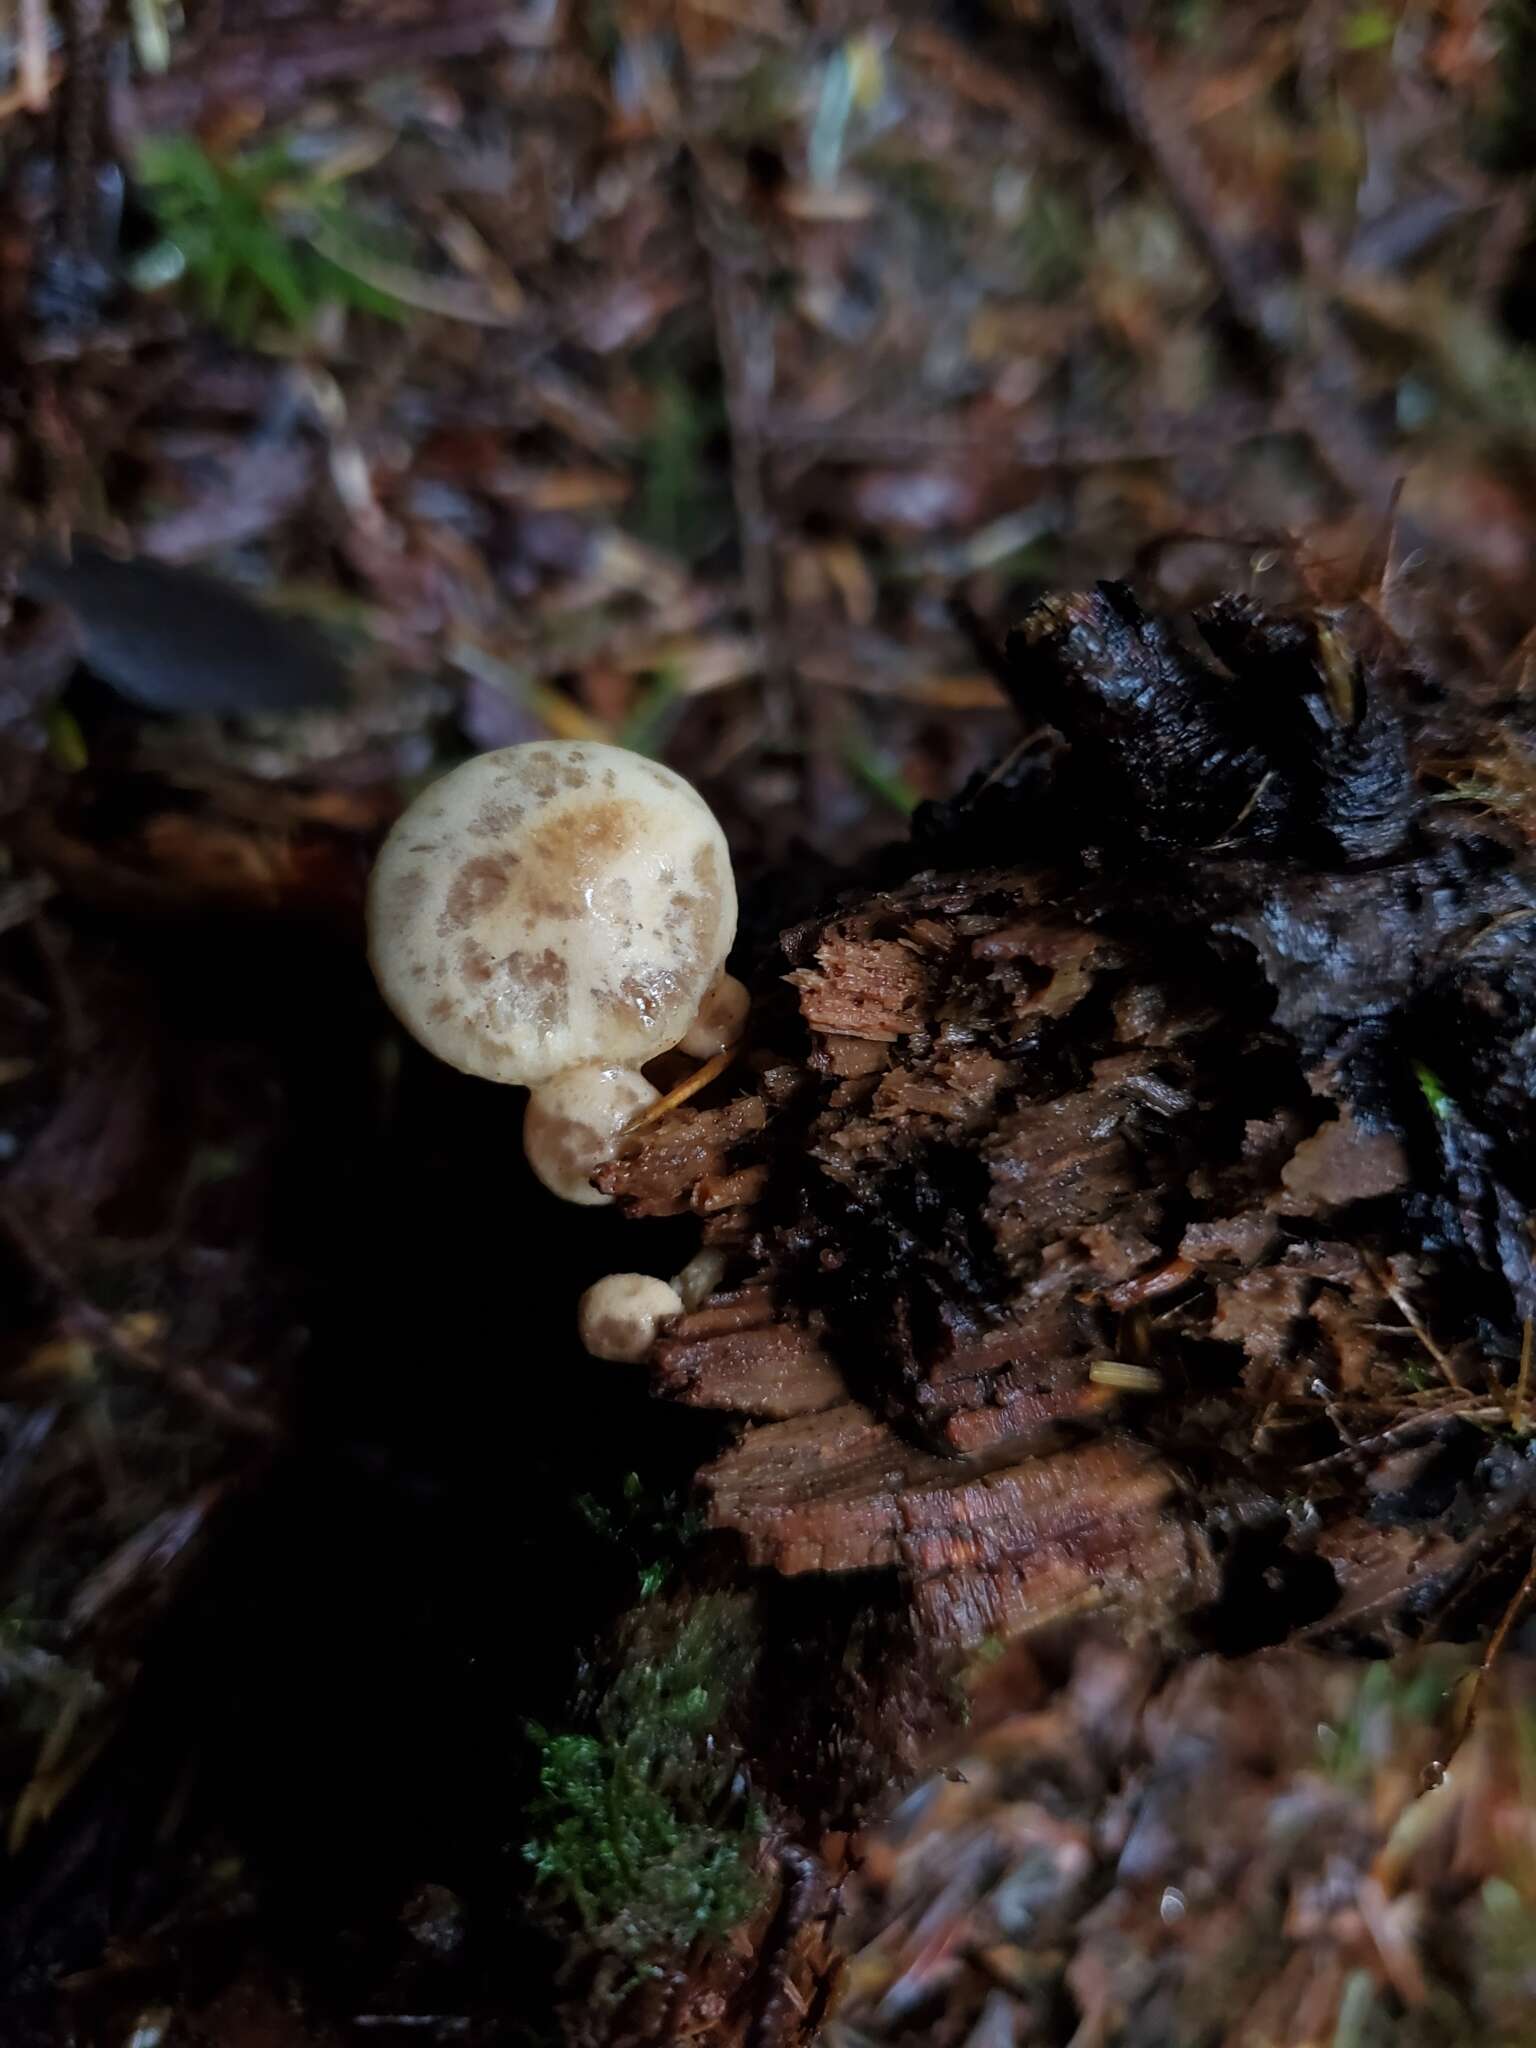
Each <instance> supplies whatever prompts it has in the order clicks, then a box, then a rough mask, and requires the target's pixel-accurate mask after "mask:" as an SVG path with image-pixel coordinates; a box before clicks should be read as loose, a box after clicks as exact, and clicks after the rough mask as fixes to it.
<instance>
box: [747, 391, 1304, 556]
mask: <svg viewBox="0 0 1536 2048" xmlns="http://www.w3.org/2000/svg"><path fill="white" fill-rule="evenodd" d="M761 426H762V437H763V441H764V443H765V444H766V446H767V447H769V448H770V449H774V450H778V449H783V450H786V451H790V452H795V453H803V454H804V455H805V456H806V457H807V458H808V459H809V460H810V461H813V462H848V463H864V462H870V461H878V462H929V461H934V460H940V461H942V460H945V459H963V458H965V457H967V456H970V457H974V456H976V455H980V454H983V453H985V454H988V455H994V456H995V455H998V454H1006V455H1008V456H1009V457H1011V458H1012V460H1013V461H1014V462H1016V463H1017V464H1018V465H1019V467H1020V468H1021V469H1044V470H1050V469H1096V468H1099V467H1101V466H1104V465H1107V464H1111V463H1122V462H1124V463H1134V462H1168V461H1171V460H1174V459H1176V458H1178V457H1180V456H1187V455H1200V454H1205V453H1208V452H1209V450H1210V448H1211V447H1212V445H1213V444H1217V445H1220V446H1223V447H1229V446H1231V445H1232V444H1234V443H1236V442H1241V441H1264V440H1269V439H1270V438H1271V437H1273V436H1275V435H1280V434H1293V433H1296V432H1298V431H1300V423H1299V422H1298V421H1297V420H1295V419H1294V418H1292V416H1291V415H1290V413H1289V412H1288V411H1287V410H1286V408H1285V407H1284V406H1283V405H1280V406H1276V405H1274V404H1273V403H1270V402H1268V401H1262V402H1261V401H1249V400H1240V401H1238V402H1237V403H1235V404H1231V405H1226V406H1221V407H1218V408H1215V409H1213V410H1210V411H1205V412H1201V413H1198V414H1191V415H1187V416H1186V415H1182V414H1177V413H1157V414H1153V415H1150V416H1149V417H1146V418H1143V419H1136V420H1132V421H1131V422H1130V423H1129V424H1128V425H1127V426H1126V427H1125V428H1124V429H1123V430H1109V431H1106V430H1105V429H1104V428H1102V427H1099V428H1093V427H1084V428H1075V427H1061V428H1058V429H1054V430H1053V429H1050V428H1037V427H1014V426H1009V425H1007V424H1006V423H1005V422H1001V421H999V422H997V423H995V424H993V425H990V426H986V427H968V426H966V425H965V424H964V423H963V422H956V423H953V424H951V423H948V422H945V421H940V422H938V423H936V424H934V425H932V426H924V425H922V424H914V422H913V421H912V419H911V418H910V417H909V416H908V415H905V414H898V415H896V416H895V417H893V418H882V417H880V416H878V415H877V416H875V417H869V416H862V417H857V418H854V419H849V420H835V419H834V420H820V419H817V418H816V417H815V416H814V415H813V414H805V413H799V412H795V411H792V410H790V409H788V408H776V409H772V410H770V411H768V412H767V413H765V415H764V416H763V420H762V423H761ZM1203 537H1204V536H1202V538H1203Z"/></svg>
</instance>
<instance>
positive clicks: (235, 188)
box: [136, 135, 401, 341]
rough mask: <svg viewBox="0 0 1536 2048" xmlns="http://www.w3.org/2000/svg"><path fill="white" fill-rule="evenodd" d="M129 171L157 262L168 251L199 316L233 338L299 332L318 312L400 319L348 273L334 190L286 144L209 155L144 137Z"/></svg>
mask: <svg viewBox="0 0 1536 2048" xmlns="http://www.w3.org/2000/svg"><path fill="white" fill-rule="evenodd" d="M136 168H137V171H138V175H139V179H140V183H141V184H142V186H143V189H144V192H145V196H146V197H147V199H148V200H149V203H150V205H151V207H152V208H153V210H154V213H155V216H156V219H157V220H158V222H159V225H160V229H161V232H162V234H163V236H164V238H165V243H164V245H162V251H161V252H156V253H157V255H160V254H163V250H164V248H166V247H168V248H169V249H170V250H173V251H174V252H175V253H176V256H177V258H178V259H179V269H180V271H181V272H182V273H183V274H184V275H185V277H186V278H187V280H188V282H189V283H190V285H191V286H192V288H193V290H194V291H195V293H196V295H197V297H198V299H199V301H200V303H201V307H202V311H203V312H204V314H205V315H206V316H207V318H208V319H210V320H212V321H214V322H215V323H216V324H217V325H219V326H221V327H223V328H224V329H225V330H226V331H227V332H228V333H229V334H230V335H232V336H233V337H234V339H235V340H237V341H249V340H251V339H252V337H253V336H254V335H255V333H256V331H257V329H258V328H259V327H261V326H263V325H266V324H269V323H273V322H276V323H277V324H279V325H282V326H285V327H288V328H291V329H301V330H302V329H304V328H307V327H308V326H309V325H310V323H311V322H312V321H313V319H314V317H315V315H316V314H317V313H318V312H319V311H320V309H321V307H322V306H325V305H327V304H341V305H348V306H355V307H357V308H359V309H360V310H362V311H366V312H371V313H379V314H382V315H384V316H385V317H386V318H390V319H398V318H400V316H401V308H400V306H399V305H398V304H397V302H396V301H395V300H394V299H392V298H390V297H389V296H388V294H387V293H385V292H382V291H380V290H378V289H377V288H376V287H375V286H373V285H371V284H369V283H367V282H366V281H365V279H363V278H362V277H358V276H355V275H354V274H353V273H352V271H351V270H349V269H348V268H347V251H348V250H357V251H358V253H359V255H361V253H362V252H361V246H360V236H359V230H358V227H357V224H356V222H355V220H354V217H353V215H352V212H351V210H350V208H349V206H348V204H347V201H346V198H345V196H344V194H343V192H342V190H341V186H340V182H339V181H329V182H328V181H326V180H324V179H321V178H318V177H316V176H315V175H314V174H313V173H312V172H310V171H308V170H306V169H305V168H304V167H303V166H302V165H300V163H299V162H298V160H297V159H296V158H295V156H294V155H293V153H292V151H291V150H290V149H289V148H288V146H287V144H286V143H281V142H278V143H270V144H268V145H267V146H265V147H264V148H260V149H253V150H248V151H246V152H244V153H243V154H242V155H239V156H230V157H214V156H211V155H210V154H209V153H208V151H207V150H205V149H204V148H203V146H202V144H201V143H200V142H198V141H197V140H196V139H195V138H194V137H193V136H190V135H161V136H153V137H151V138H150V139H149V140H147V141H146V142H144V143H143V144H142V146H141V147H140V150H139V154H138V160H137V166H136ZM320 242H323V243H324V245H325V250H326V252H327V253H322V251H321V248H320V247H319V246H318V244H319V243H320ZM151 267H152V268H153V269H154V273H155V276H156V277H157V278H161V277H163V276H165V275H166V274H167V272H166V269H165V266H164V264H163V262H160V263H158V264H157V265H155V266H151Z"/></svg>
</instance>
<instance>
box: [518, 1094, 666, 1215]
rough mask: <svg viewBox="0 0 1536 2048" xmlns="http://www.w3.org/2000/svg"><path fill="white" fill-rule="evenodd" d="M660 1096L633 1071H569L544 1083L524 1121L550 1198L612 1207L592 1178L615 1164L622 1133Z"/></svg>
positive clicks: (528, 1147) (526, 1147)
mask: <svg viewBox="0 0 1536 2048" xmlns="http://www.w3.org/2000/svg"><path fill="white" fill-rule="evenodd" d="M660 1100H661V1096H660V1094H659V1093H658V1091H657V1090H656V1089H654V1088H653V1087H652V1086H651V1084H650V1082H649V1081H647V1080H646V1078H645V1076H644V1074H637V1073H636V1072H635V1071H634V1069H633V1068H632V1067H597V1066H592V1067H567V1068H566V1069H565V1071H564V1072H563V1073H560V1074H556V1075H555V1077H554V1079H553V1080H552V1081H544V1082H541V1083H540V1085H539V1086H538V1087H537V1088H535V1089H534V1091H533V1093H532V1094H531V1095H530V1096H529V1098H528V1108H527V1111H526V1113H525V1115H524V1117H523V1151H524V1152H525V1153H526V1154H527V1157H528V1164H529V1165H530V1166H531V1167H532V1168H533V1170H534V1172H535V1173H536V1174H537V1175H538V1177H539V1179H540V1180H541V1181H543V1183H544V1185H545V1187H547V1188H548V1189H549V1191H550V1193H551V1194H554V1195H559V1196H561V1197H562V1198H563V1199H564V1200H565V1201H567V1202H581V1203H583V1204H585V1205H586V1206H587V1207H588V1208H597V1207H598V1206H599V1205H600V1204H603V1203H607V1202H611V1201H612V1200H613V1197H612V1195H604V1194H599V1192H598V1190H597V1189H596V1188H595V1187H593V1185H592V1175H593V1173H594V1172H595V1171H596V1169H597V1168H598V1167H599V1166H601V1165H602V1164H603V1161H604V1160H605V1159H611V1158H612V1157H613V1155H614V1151H615V1149H616V1147H617V1145H618V1141H619V1136H620V1133H621V1132H622V1131H623V1130H624V1128H625V1126H626V1125H628V1124H630V1123H632V1122H633V1121H634V1119H635V1118H636V1117H637V1116H638V1115H639V1114H640V1112H641V1111H642V1110H643V1109H649V1108H650V1106H651V1104H652V1103H653V1102H659V1101H660Z"/></svg>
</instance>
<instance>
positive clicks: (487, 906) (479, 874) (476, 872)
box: [437, 853, 517, 938]
mask: <svg viewBox="0 0 1536 2048" xmlns="http://www.w3.org/2000/svg"><path fill="white" fill-rule="evenodd" d="M516 866H517V855H516V854H515V853H482V854H477V855H476V857H475V858H474V859H473V860H467V861H465V863H464V865H463V867H461V868H460V869H459V872H458V873H457V874H456V875H455V876H454V878H453V881H452V883H451V884H450V886H449V890H448V894H447V897H446V898H445V899H444V903H443V914H442V916H441V917H440V918H439V919H438V924H437V929H438V931H439V933H440V934H441V935H442V936H443V937H444V938H446V937H447V936H448V935H449V934H450V933H452V932H461V931H463V929H464V927H465V926H466V925H467V924H469V923H471V922H472V921H473V920H474V919H475V918H477V917H484V916H485V914H486V912H487V911H488V910H494V909H495V907H496V905H497V904H498V903H499V902H500V901H501V899H502V898H503V896H505V895H506V893H507V891H508V889H510V888H511V886H512V872H513V870H514V869H515V868H516Z"/></svg>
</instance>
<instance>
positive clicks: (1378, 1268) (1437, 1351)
mask: <svg viewBox="0 0 1536 2048" xmlns="http://www.w3.org/2000/svg"><path fill="white" fill-rule="evenodd" d="M1362 1257H1363V1258H1364V1260H1365V1265H1366V1269H1367V1271H1368V1272H1369V1273H1370V1275H1371V1278H1372V1279H1373V1280H1374V1281H1375V1282H1376V1284H1377V1286H1378V1287H1379V1288H1380V1289H1381V1291H1382V1293H1383V1294H1384V1295H1385V1296H1386V1297H1387V1299H1388V1301H1390V1302H1391V1303H1392V1305H1393V1307H1394V1308H1395V1309H1397V1310H1398V1312H1399V1314H1400V1315H1401V1316H1402V1318H1403V1321H1404V1322H1405V1323H1406V1324H1407V1325H1408V1327H1409V1329H1410V1330H1412V1332H1413V1334H1414V1335H1415V1337H1417V1338H1418V1340H1419V1342H1420V1343H1421V1344H1422V1345H1423V1346H1424V1349H1425V1350H1426V1351H1427V1352H1428V1353H1429V1355H1430V1357H1431V1358H1432V1359H1433V1360H1434V1361H1435V1364H1436V1365H1437V1366H1438V1367H1439V1368H1440V1373H1441V1377H1442V1378H1443V1379H1444V1380H1445V1381H1446V1383H1447V1384H1448V1385H1449V1386H1451V1387H1453V1388H1454V1389H1455V1390H1456V1392H1457V1393H1458V1394H1465V1393H1466V1392H1467V1391H1468V1390H1467V1388H1466V1387H1465V1386H1463V1384H1462V1383H1461V1381H1460V1380H1459V1379H1458V1378H1457V1377H1456V1368H1455V1367H1454V1366H1453V1365H1452V1364H1451V1361H1450V1358H1449V1356H1448V1355H1447V1354H1446V1353H1445V1352H1444V1351H1442V1350H1441V1348H1440V1346H1439V1345H1438V1344H1437V1343H1436V1342H1435V1340H1434V1338H1433V1337H1432V1336H1431V1335H1430V1334H1429V1331H1428V1330H1427V1329H1426V1327H1425V1325H1424V1320H1423V1318H1422V1317H1421V1316H1420V1314H1419V1312H1418V1310H1417V1309H1416V1308H1415V1307H1414V1305H1413V1303H1412V1302H1411V1301H1410V1300H1409V1299H1408V1297H1407V1295H1406V1294H1404V1292H1403V1290H1402V1288H1401V1287H1399V1286H1398V1284H1397V1282H1396V1280H1394V1279H1393V1277H1392V1272H1391V1269H1390V1267H1388V1266H1385V1265H1381V1264H1378V1263H1377V1261H1376V1260H1374V1259H1372V1258H1371V1257H1370V1256H1369V1255H1368V1254H1362Z"/></svg>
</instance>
